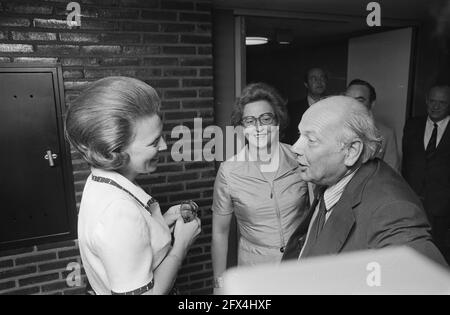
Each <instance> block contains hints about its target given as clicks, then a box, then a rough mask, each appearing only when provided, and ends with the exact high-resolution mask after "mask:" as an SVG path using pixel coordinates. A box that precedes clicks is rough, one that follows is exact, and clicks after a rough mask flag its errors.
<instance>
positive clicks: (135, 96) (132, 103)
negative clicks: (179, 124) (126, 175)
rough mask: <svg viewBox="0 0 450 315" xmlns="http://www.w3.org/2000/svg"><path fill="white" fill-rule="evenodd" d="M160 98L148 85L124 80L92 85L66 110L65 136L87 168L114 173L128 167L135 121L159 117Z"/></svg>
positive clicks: (109, 79)
mask: <svg viewBox="0 0 450 315" xmlns="http://www.w3.org/2000/svg"><path fill="white" fill-rule="evenodd" d="M160 106H161V101H160V98H159V96H158V94H157V92H156V91H155V89H153V88H152V87H151V86H149V85H148V84H146V83H144V82H142V81H140V80H137V79H134V78H128V77H107V78H103V79H100V80H98V81H95V82H93V83H92V84H91V85H90V86H89V87H88V88H87V89H86V90H84V91H83V92H82V94H81V95H80V96H79V97H78V98H77V99H76V100H75V101H74V102H73V103H72V104H71V105H70V106H69V108H68V111H67V114H66V119H65V131H64V132H65V136H66V138H67V140H68V141H69V142H70V144H71V145H72V146H73V147H74V148H75V149H76V150H77V151H78V152H80V154H81V155H82V156H83V158H84V159H85V160H86V161H87V163H89V164H90V165H91V166H94V167H97V168H101V169H104V170H118V169H120V168H121V167H123V166H125V165H126V164H127V163H128V160H129V156H128V154H126V153H124V152H123V150H124V149H125V148H126V147H127V146H128V145H129V144H130V143H131V142H132V140H133V137H134V126H135V123H136V121H137V120H138V119H140V118H143V117H148V116H153V115H160V113H159V111H160Z"/></svg>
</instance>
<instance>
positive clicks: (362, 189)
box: [283, 159, 446, 265]
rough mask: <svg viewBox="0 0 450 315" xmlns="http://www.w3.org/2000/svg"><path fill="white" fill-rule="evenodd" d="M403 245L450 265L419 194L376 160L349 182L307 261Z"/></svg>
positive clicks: (300, 235) (299, 235)
mask: <svg viewBox="0 0 450 315" xmlns="http://www.w3.org/2000/svg"><path fill="white" fill-rule="evenodd" d="M313 210H314V209H312V207H311V209H310V211H313ZM305 228H306V230H307V224H303V225H300V226H299V228H298V229H297V230H296V231H295V232H294V234H293V235H292V237H291V238H290V239H289V242H288V244H287V246H286V250H285V254H284V256H283V260H287V259H293V258H298V256H299V254H300V250H301V246H302V245H301V243H302V242H301V240H303V239H304V236H305V232H306V230H305ZM299 240H300V242H299ZM402 245H407V246H410V247H412V248H414V249H416V250H417V251H419V252H420V253H422V254H424V255H425V256H427V257H429V258H431V259H433V260H435V261H437V262H439V263H441V264H443V265H446V263H445V260H444V258H443V257H442V255H441V253H440V252H439V250H438V249H437V248H436V246H435V245H434V244H433V242H432V238H431V235H430V225H429V223H428V221H427V218H426V215H425V212H424V210H423V208H422V206H421V204H420V201H419V200H418V198H417V196H416V195H415V193H414V192H413V191H412V190H411V188H410V187H409V186H408V185H407V184H406V182H405V181H404V180H403V178H402V177H401V176H400V175H399V174H397V173H396V172H395V171H394V170H392V168H390V167H389V166H387V165H386V164H385V163H384V162H383V161H381V160H379V159H375V160H373V161H369V162H367V163H365V164H363V165H362V166H361V167H360V168H359V170H358V171H357V172H356V174H355V175H354V177H353V178H352V180H351V181H350V182H349V183H348V184H347V186H346V187H345V189H344V192H343V194H342V196H341V198H340V199H339V201H338V203H337V204H336V205H335V206H334V208H333V212H332V213H331V214H330V216H329V218H328V220H327V222H326V223H325V225H324V227H323V230H322V232H321V233H320V234H319V236H318V239H317V242H316V244H315V245H314V246H312V247H311V249H310V250H309V251H308V252H304V253H303V254H302V259H303V258H308V257H314V256H321V255H333V254H339V253H343V252H350V251H358V250H366V249H377V248H383V247H387V246H402Z"/></svg>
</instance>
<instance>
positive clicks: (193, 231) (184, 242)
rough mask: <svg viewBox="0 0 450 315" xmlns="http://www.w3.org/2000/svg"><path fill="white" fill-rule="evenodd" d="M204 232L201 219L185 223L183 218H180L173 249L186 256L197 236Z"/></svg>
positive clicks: (176, 225) (176, 227)
mask: <svg viewBox="0 0 450 315" xmlns="http://www.w3.org/2000/svg"><path fill="white" fill-rule="evenodd" d="M201 231H202V224H201V221H200V219H199V218H195V219H194V220H192V221H191V222H188V223H184V220H183V218H182V217H179V218H178V219H177V221H176V224H175V232H174V238H175V241H174V244H173V247H174V248H177V249H179V250H181V251H183V253H184V254H186V252H187V250H188V249H189V247H190V246H191V245H192V243H194V241H195V239H196V238H197V236H198V235H199V234H200V232H201Z"/></svg>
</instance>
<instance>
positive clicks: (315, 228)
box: [302, 187, 327, 257]
mask: <svg viewBox="0 0 450 315" xmlns="http://www.w3.org/2000/svg"><path fill="white" fill-rule="evenodd" d="M321 188H322V189H321V190H320V195H319V202H320V204H319V211H318V213H317V216H316V218H315V219H314V222H313V225H312V226H311V230H310V231H309V235H308V239H307V240H306V244H305V249H304V250H303V253H302V257H303V256H305V255H307V253H308V252H309V251H310V250H311V249H312V248H313V247H314V245H315V244H316V242H317V239H318V237H319V234H320V232H322V229H323V226H324V225H325V217H326V213H327V209H326V207H325V201H324V198H323V196H324V193H325V188H326V187H321Z"/></svg>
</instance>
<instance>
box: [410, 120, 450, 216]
mask: <svg viewBox="0 0 450 315" xmlns="http://www.w3.org/2000/svg"><path fill="white" fill-rule="evenodd" d="M426 121H427V117H420V118H414V119H411V120H409V121H408V122H407V123H406V125H405V129H404V133H403V166H402V174H403V176H404V177H405V179H406V181H407V182H408V183H409V184H410V185H411V187H412V188H413V190H414V191H415V192H416V193H417V195H419V197H420V199H421V200H422V202H423V205H424V208H425V210H426V211H427V212H428V214H430V215H433V216H450V123H449V124H448V126H447V129H446V130H445V132H444V134H443V135H442V138H441V141H440V142H439V145H438V146H437V149H436V152H435V153H434V155H433V156H432V157H431V158H429V159H428V160H427V159H426V157H425V146H424V140H423V139H424V134H425V126H426Z"/></svg>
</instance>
